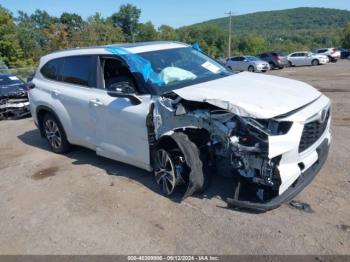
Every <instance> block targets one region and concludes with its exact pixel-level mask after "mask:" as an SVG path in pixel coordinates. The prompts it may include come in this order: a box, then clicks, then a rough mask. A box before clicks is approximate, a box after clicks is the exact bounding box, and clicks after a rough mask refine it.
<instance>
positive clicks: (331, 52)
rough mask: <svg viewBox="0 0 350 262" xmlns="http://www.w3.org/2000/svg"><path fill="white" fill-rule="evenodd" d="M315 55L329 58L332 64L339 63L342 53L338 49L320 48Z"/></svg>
mask: <svg viewBox="0 0 350 262" xmlns="http://www.w3.org/2000/svg"><path fill="white" fill-rule="evenodd" d="M314 53H315V54H320V55H326V56H328V58H329V61H331V62H337V61H338V59H339V58H340V51H339V50H337V49H336V48H320V49H317V50H316V51H315V52H314Z"/></svg>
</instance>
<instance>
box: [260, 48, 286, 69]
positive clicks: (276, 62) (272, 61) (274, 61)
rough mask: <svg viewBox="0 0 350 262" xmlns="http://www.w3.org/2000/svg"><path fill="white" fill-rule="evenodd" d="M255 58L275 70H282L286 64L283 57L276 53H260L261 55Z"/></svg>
mask: <svg viewBox="0 0 350 262" xmlns="http://www.w3.org/2000/svg"><path fill="white" fill-rule="evenodd" d="M257 57H258V58H260V59H261V60H263V61H266V62H268V63H269V65H270V69H275V68H278V69H282V68H284V67H285V66H286V65H287V63H288V61H287V60H286V59H285V57H284V56H281V55H279V54H278V53H276V52H266V53H262V54H260V55H258V56H257Z"/></svg>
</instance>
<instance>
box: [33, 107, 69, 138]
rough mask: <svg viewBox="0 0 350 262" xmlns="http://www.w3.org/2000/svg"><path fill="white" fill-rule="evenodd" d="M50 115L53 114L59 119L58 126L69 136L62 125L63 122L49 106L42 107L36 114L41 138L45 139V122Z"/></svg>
mask: <svg viewBox="0 0 350 262" xmlns="http://www.w3.org/2000/svg"><path fill="white" fill-rule="evenodd" d="M48 113H49V114H52V115H53V116H54V117H55V118H56V119H57V121H58V124H59V125H60V126H61V128H62V129H63V132H64V133H65V135H67V132H66V130H65V129H64V127H63V125H62V121H61V120H60V118H59V117H58V115H57V114H56V113H55V111H54V110H53V109H52V108H50V107H48V106H44V105H41V106H38V107H37V109H36V112H35V114H36V117H37V119H38V125H39V131H40V134H41V136H42V137H45V133H44V128H43V120H44V117H45V115H46V114H48Z"/></svg>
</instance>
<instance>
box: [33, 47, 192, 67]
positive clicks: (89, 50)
mask: <svg viewBox="0 0 350 262" xmlns="http://www.w3.org/2000/svg"><path fill="white" fill-rule="evenodd" d="M188 46H189V45H187V44H184V43H180V42H166V41H164V42H163V41H154V42H143V43H135V44H116V45H108V46H96V47H84V48H74V49H67V50H62V51H57V52H54V53H51V54H48V55H46V56H43V57H42V58H41V60H40V64H41V65H42V64H44V63H46V62H47V61H49V60H51V59H54V58H59V57H65V56H74V55H93V54H99V55H104V54H111V53H110V52H109V51H108V50H107V47H120V48H123V49H125V50H127V51H129V52H131V53H134V54H138V53H144V52H151V51H158V50H166V49H174V48H181V47H188Z"/></svg>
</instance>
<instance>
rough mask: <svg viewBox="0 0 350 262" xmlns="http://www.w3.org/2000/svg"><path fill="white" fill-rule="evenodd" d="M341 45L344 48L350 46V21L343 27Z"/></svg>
mask: <svg viewBox="0 0 350 262" xmlns="http://www.w3.org/2000/svg"><path fill="white" fill-rule="evenodd" d="M342 45H343V47H345V48H350V22H349V23H348V24H347V25H346V26H345V28H344V31H343V39H342Z"/></svg>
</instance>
